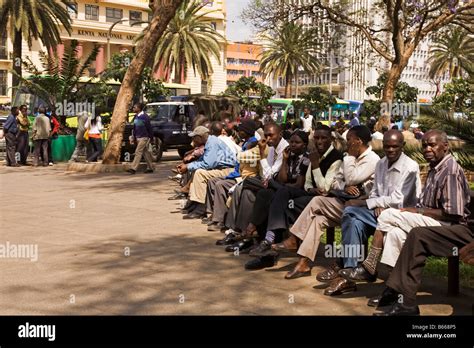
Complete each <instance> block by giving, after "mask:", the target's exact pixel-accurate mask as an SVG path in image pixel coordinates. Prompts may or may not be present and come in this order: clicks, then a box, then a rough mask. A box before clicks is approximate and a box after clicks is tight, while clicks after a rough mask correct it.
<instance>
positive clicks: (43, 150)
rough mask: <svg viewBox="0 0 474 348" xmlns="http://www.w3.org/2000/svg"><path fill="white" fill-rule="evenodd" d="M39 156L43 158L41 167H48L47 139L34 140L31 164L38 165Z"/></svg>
mask: <svg viewBox="0 0 474 348" xmlns="http://www.w3.org/2000/svg"><path fill="white" fill-rule="evenodd" d="M40 155H41V156H42V157H43V165H48V139H37V140H35V150H34V152H33V156H34V158H33V164H34V165H35V166H37V165H38V164H39V158H40Z"/></svg>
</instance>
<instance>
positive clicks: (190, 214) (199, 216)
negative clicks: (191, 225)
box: [183, 213, 204, 220]
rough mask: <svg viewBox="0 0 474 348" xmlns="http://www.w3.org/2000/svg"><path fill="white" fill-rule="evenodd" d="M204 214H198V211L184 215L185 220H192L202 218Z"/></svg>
mask: <svg viewBox="0 0 474 348" xmlns="http://www.w3.org/2000/svg"><path fill="white" fill-rule="evenodd" d="M203 217H204V216H203V215H201V214H196V213H188V214H186V215H184V216H183V219H184V220H191V219H202V218H203Z"/></svg>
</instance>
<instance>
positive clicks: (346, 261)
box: [320, 130, 421, 296]
mask: <svg viewBox="0 0 474 348" xmlns="http://www.w3.org/2000/svg"><path fill="white" fill-rule="evenodd" d="M404 144H405V142H404V138H403V134H402V133H401V132H400V131H398V130H390V131H387V132H386V133H385V135H384V139H383V149H384V152H385V157H384V158H382V159H381V160H380V161H379V162H378V163H377V167H376V168H375V183H374V186H373V188H372V191H371V193H370V195H369V198H368V199H367V200H362V199H353V200H349V201H347V202H346V208H345V209H344V213H343V215H342V223H341V227H342V246H343V250H351V251H352V252H351V254H350V255H347V254H346V255H344V258H343V260H342V261H343V264H342V265H341V266H342V267H343V268H344V269H342V270H339V272H338V274H339V275H341V276H342V277H344V278H345V279H341V278H338V274H337V273H336V272H335V271H336V270H337V268H338V267H339V266H338V265H333V266H331V267H330V268H329V269H328V270H327V271H324V272H322V273H321V275H320V278H321V277H322V278H324V280H330V278H333V279H335V280H334V281H333V282H332V283H331V284H330V286H329V287H328V288H327V289H326V291H325V294H326V295H331V296H332V295H337V294H340V293H342V292H345V291H343V290H344V289H351V290H352V289H355V283H353V281H355V280H357V281H359V280H363V281H375V280H376V279H377V278H376V275H375V268H376V265H377V262H378V259H379V257H380V254H381V252H382V249H381V248H377V247H374V246H373V247H372V248H371V249H370V253H369V256H368V257H367V259H366V260H365V261H364V262H363V263H362V265H361V266H358V267H357V264H358V261H359V260H360V258H361V257H363V254H364V253H363V249H362V246H363V245H364V244H365V243H366V242H367V240H368V239H369V237H370V236H371V235H372V234H373V233H374V232H375V229H376V227H377V218H378V217H379V215H380V214H381V213H382V211H383V210H385V209H387V208H403V207H407V206H413V205H415V204H416V202H417V201H418V197H419V196H420V193H421V180H420V169H419V166H418V163H416V162H415V161H414V160H412V159H410V158H409V157H408V156H407V155H405V154H404V153H403V152H402V150H403V146H404ZM357 251H358V252H357ZM336 278H338V279H336Z"/></svg>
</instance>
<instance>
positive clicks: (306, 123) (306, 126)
mask: <svg viewBox="0 0 474 348" xmlns="http://www.w3.org/2000/svg"><path fill="white" fill-rule="evenodd" d="M309 112H310V110H309V108H308V107H305V108H304V115H303V116H302V117H301V121H302V122H303V130H304V131H305V132H306V133H309V132H311V128H312V127H313V115H311V114H310V113H309Z"/></svg>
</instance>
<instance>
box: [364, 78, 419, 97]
mask: <svg viewBox="0 0 474 348" xmlns="http://www.w3.org/2000/svg"><path fill="white" fill-rule="evenodd" d="M386 83H387V73H386V72H384V73H382V74H381V75H380V76H379V77H378V79H377V84H376V85H375V86H370V87H367V88H366V89H365V93H367V94H368V95H373V96H375V97H376V98H377V99H381V97H382V93H383V91H384V89H385V85H386ZM417 97H418V88H416V87H411V86H410V85H409V84H408V83H406V82H398V83H397V86H396V87H395V98H394V101H395V102H398V103H415V102H416V101H417Z"/></svg>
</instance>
